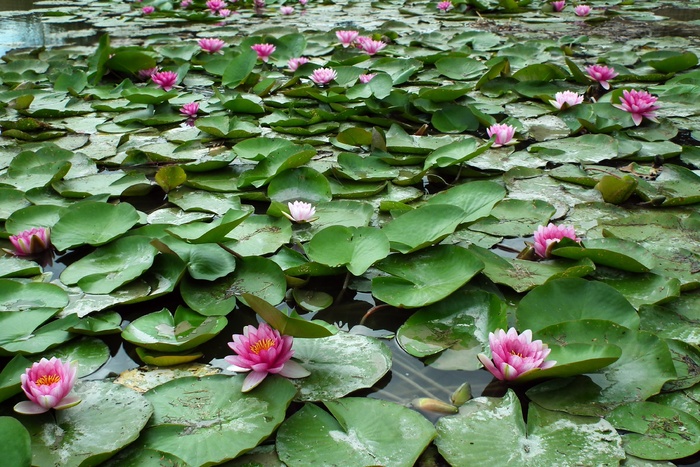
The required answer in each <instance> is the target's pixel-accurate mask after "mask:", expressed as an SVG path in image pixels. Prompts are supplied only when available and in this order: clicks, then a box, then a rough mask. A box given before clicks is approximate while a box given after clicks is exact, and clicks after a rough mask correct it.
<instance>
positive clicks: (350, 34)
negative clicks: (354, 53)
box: [335, 31, 360, 47]
mask: <svg viewBox="0 0 700 467" xmlns="http://www.w3.org/2000/svg"><path fill="white" fill-rule="evenodd" d="M359 35H360V33H359V32H358V31H336V32H335V36H336V37H337V38H338V40H339V41H340V43H341V44H343V47H349V46H351V45H352V44H353V43H354V42H355V40H356V39H357V38H358V37H359Z"/></svg>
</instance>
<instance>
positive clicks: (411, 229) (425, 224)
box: [382, 204, 465, 253]
mask: <svg viewBox="0 0 700 467" xmlns="http://www.w3.org/2000/svg"><path fill="white" fill-rule="evenodd" d="M464 217H465V213H464V210H463V209H462V208H459V207H457V206H452V205H449V204H433V205H425V206H422V207H420V208H417V209H414V210H412V211H408V212H406V213H405V214H402V215H401V216H399V217H397V218H396V219H394V220H393V221H392V222H390V223H388V224H386V225H385V226H384V228H383V229H382V230H383V231H384V233H385V234H386V236H387V237H388V238H389V242H391V248H392V249H393V250H397V251H400V252H401V253H411V252H414V251H417V250H420V249H422V248H426V247H428V246H430V245H433V244H435V243H438V242H439V241H440V240H442V239H443V238H445V237H447V236H448V235H449V234H451V233H452V232H454V230H455V229H456V228H457V226H458V225H459V224H460V223H461V222H462V219H464Z"/></svg>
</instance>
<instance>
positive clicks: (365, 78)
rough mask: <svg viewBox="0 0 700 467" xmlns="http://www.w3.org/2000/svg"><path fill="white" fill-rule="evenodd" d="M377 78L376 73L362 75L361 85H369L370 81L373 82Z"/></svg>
mask: <svg viewBox="0 0 700 467" xmlns="http://www.w3.org/2000/svg"><path fill="white" fill-rule="evenodd" d="M375 76H377V74H376V73H369V74H366V75H360V76H358V78H359V80H360V83H364V84H367V83H369V82H370V81H372V78H374V77H375Z"/></svg>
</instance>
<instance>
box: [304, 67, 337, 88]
mask: <svg viewBox="0 0 700 467" xmlns="http://www.w3.org/2000/svg"><path fill="white" fill-rule="evenodd" d="M337 77H338V73H337V72H336V71H335V70H334V69H333V68H316V69H315V70H314V72H313V73H312V74H311V76H309V78H311V81H313V82H314V83H316V84H319V85H324V84H328V83H330V82H331V81H333V80H334V79H336V78H337Z"/></svg>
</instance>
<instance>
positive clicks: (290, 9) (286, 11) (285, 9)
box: [280, 6, 294, 15]
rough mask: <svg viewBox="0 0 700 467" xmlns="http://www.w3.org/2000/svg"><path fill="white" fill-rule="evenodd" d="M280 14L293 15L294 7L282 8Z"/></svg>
mask: <svg viewBox="0 0 700 467" xmlns="http://www.w3.org/2000/svg"><path fill="white" fill-rule="evenodd" d="M280 13H282V14H283V15H291V14H292V13H294V7H293V6H281V7H280Z"/></svg>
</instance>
